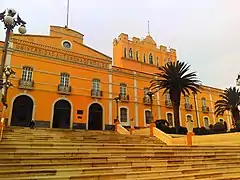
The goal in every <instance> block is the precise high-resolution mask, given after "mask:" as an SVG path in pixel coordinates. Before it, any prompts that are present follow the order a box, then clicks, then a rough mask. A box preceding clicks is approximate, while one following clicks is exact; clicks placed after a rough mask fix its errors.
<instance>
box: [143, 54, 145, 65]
mask: <svg viewBox="0 0 240 180" xmlns="http://www.w3.org/2000/svg"><path fill="white" fill-rule="evenodd" d="M143 62H145V63H146V55H145V53H144V55H143Z"/></svg>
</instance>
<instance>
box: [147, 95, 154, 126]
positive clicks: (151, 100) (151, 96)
mask: <svg viewBox="0 0 240 180" xmlns="http://www.w3.org/2000/svg"><path fill="white" fill-rule="evenodd" d="M147 95H148V96H149V98H150V104H151V122H153V96H154V94H153V92H152V91H148V92H147Z"/></svg>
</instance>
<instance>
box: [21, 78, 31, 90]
mask: <svg viewBox="0 0 240 180" xmlns="http://www.w3.org/2000/svg"><path fill="white" fill-rule="evenodd" d="M33 86H34V81H32V80H24V79H19V84H18V87H19V88H20V89H33Z"/></svg>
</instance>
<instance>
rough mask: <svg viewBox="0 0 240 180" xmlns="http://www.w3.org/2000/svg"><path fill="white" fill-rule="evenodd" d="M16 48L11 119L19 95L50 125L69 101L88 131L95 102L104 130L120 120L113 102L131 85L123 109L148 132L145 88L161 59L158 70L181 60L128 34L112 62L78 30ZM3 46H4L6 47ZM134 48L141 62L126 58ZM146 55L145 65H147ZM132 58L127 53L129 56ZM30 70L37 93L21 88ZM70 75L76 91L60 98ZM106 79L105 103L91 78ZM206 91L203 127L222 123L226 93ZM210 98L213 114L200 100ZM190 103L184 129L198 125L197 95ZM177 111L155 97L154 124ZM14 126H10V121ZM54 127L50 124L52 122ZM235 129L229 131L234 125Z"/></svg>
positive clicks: (19, 40) (18, 38)
mask: <svg viewBox="0 0 240 180" xmlns="http://www.w3.org/2000/svg"><path fill="white" fill-rule="evenodd" d="M63 40H68V41H70V42H71V43H72V48H71V49H70V50H67V49H64V48H63V47H62V41H63ZM12 42H13V46H12V47H10V51H9V52H12V53H10V54H11V55H9V56H8V59H7V61H8V63H9V64H10V65H11V66H12V68H13V69H14V70H15V71H16V77H15V78H13V79H12V82H13V84H14V88H13V89H10V90H9V94H8V104H9V108H8V116H9V120H10V119H11V110H12V104H13V100H14V98H15V97H17V96H19V95H20V94H25V95H28V96H31V97H32V98H33V100H34V104H35V110H34V115H33V118H34V119H35V120H36V121H45V122H50V121H51V120H52V117H53V106H54V103H55V102H56V101H57V100H58V99H61V98H62V99H67V100H68V101H69V102H71V104H72V123H75V124H77V123H82V124H86V126H88V125H87V124H88V107H89V106H90V105H91V104H92V103H99V104H100V105H101V106H102V107H103V116H104V117H103V120H104V122H103V128H105V126H104V125H112V124H113V119H114V118H116V104H115V102H114V101H113V98H114V97H116V96H118V94H119V91H120V83H125V84H126V85H127V94H128V95H129V97H130V100H129V102H120V103H119V108H120V107H122V106H123V107H127V108H128V110H129V111H128V113H129V115H128V117H129V119H128V123H127V124H125V125H130V122H129V120H130V119H133V120H134V124H135V125H136V126H137V127H144V126H146V123H145V122H144V119H145V117H144V116H145V115H144V111H145V110H147V109H148V110H150V105H144V103H143V97H144V91H143V89H144V87H149V85H150V80H151V79H153V78H154V73H156V72H157V71H158V69H157V62H156V57H158V61H159V65H161V66H162V65H164V63H165V62H164V60H167V61H168V60H169V59H170V60H171V61H176V51H175V50H174V49H170V50H167V48H166V47H165V46H160V47H157V45H156V43H155V42H154V41H153V39H152V38H151V36H147V37H146V38H145V39H144V40H140V39H139V38H136V37H135V38H132V40H128V35H126V34H120V36H119V37H118V39H115V40H114V42H113V49H114V54H113V61H114V66H112V59H111V58H110V57H108V56H106V55H104V54H102V53H100V52H97V51H96V50H94V49H92V48H89V47H87V46H86V45H84V43H83V42H84V40H83V35H82V34H81V33H78V32H76V31H73V30H70V29H66V28H62V27H57V26H51V29H50V36H39V35H25V36H23V35H14V36H13V37H12ZM2 45H3V44H2V43H1V44H0V46H1V47H2ZM124 48H127V50H129V48H132V49H133V52H136V51H138V52H139V60H136V58H135V57H134V58H129V57H127V58H124V53H123V49H124ZM143 53H145V54H146V62H145V63H144V62H143ZM149 53H152V54H153V57H154V58H153V60H154V64H153V65H151V64H149V63H148V55H149ZM127 54H128V51H127ZM23 66H31V67H32V68H33V80H34V88H33V89H32V90H26V89H19V87H18V83H19V79H20V78H21V76H22V67H23ZM61 72H67V73H69V74H70V86H71V87H72V92H71V94H69V95H63V94H59V93H58V91H57V86H58V85H59V83H60V73H61ZM94 78H97V79H100V80H101V90H102V91H103V97H102V98H93V97H91V89H92V79H94ZM203 89H204V90H203V92H202V93H201V94H199V95H197V104H198V106H197V110H198V117H199V122H200V126H204V123H203V118H204V116H207V117H209V120H210V124H214V123H215V122H217V121H218V119H219V118H220V117H218V118H216V117H215V116H214V114H213V111H214V109H213V108H214V103H215V101H216V100H217V99H218V95H219V93H220V92H221V91H222V90H219V89H216V88H210V87H205V86H204V87H203ZM202 98H206V101H207V106H208V107H209V108H210V112H206V113H203V112H202V111H201V107H202V104H201V99H202ZM190 103H191V104H192V105H193V109H192V110H190V111H187V110H185V107H184V97H182V101H181V108H180V114H181V125H183V126H184V125H185V121H186V115H187V114H190V115H192V118H193V120H194V123H195V126H197V123H196V122H197V121H196V119H197V118H196V115H195V108H194V101H193V96H192V95H190ZM77 110H83V115H82V118H81V119H79V118H78V116H79V115H77ZM167 112H173V110H172V109H171V108H168V107H165V96H163V95H162V91H160V92H158V93H157V94H156V95H155V96H154V101H153V115H154V119H166V113H167ZM222 118H223V119H224V120H225V121H226V122H227V124H228V126H229V124H231V123H230V122H229V119H230V117H229V116H227V115H226V114H225V115H224V117H222ZM9 124H10V121H9ZM50 124H51V123H50ZM229 127H230V126H229Z"/></svg>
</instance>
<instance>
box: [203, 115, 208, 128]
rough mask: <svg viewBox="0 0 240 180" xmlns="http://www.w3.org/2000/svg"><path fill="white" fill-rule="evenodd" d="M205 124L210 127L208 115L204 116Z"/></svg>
mask: <svg viewBox="0 0 240 180" xmlns="http://www.w3.org/2000/svg"><path fill="white" fill-rule="evenodd" d="M204 125H205V128H206V129H208V128H209V120H208V118H207V117H205V118H204Z"/></svg>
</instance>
